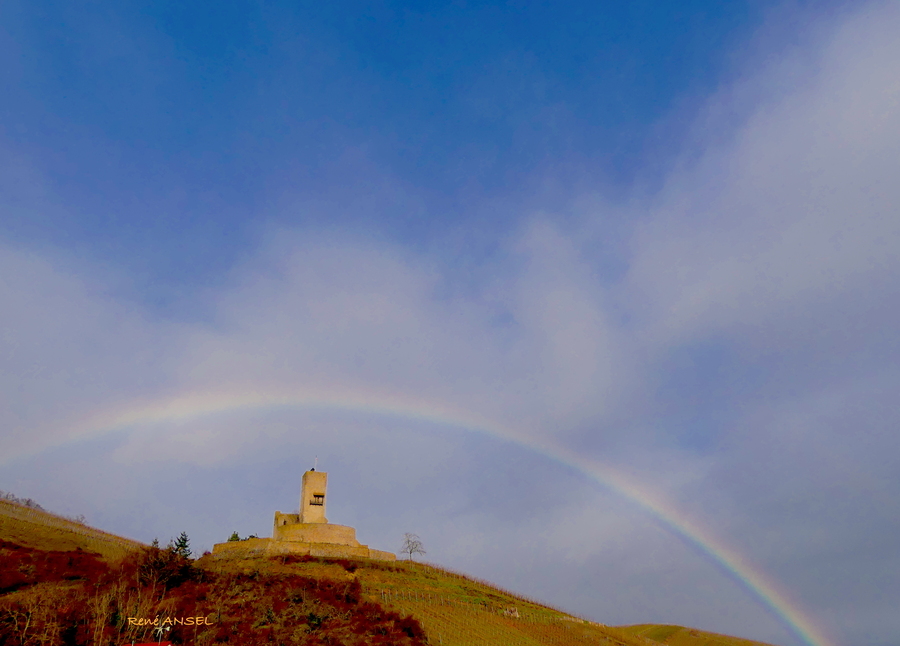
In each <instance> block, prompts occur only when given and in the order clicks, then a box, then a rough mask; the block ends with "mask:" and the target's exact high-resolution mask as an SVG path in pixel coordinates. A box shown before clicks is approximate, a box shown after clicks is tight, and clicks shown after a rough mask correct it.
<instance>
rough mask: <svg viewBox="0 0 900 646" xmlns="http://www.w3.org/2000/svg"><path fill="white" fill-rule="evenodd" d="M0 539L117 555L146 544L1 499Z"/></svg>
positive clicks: (38, 545) (44, 548)
mask: <svg viewBox="0 0 900 646" xmlns="http://www.w3.org/2000/svg"><path fill="white" fill-rule="evenodd" d="M0 539H3V540H5V541H9V542H11V543H15V544H17V545H21V546H23V547H30V548H34V549H38V550H55V551H60V552H68V551H71V550H75V549H78V548H81V549H82V550H85V551H87V552H94V553H96V554H100V555H101V556H102V557H103V558H104V559H108V560H109V559H112V560H114V559H118V558H122V557H123V556H125V555H127V554H129V553H131V552H133V551H135V550H140V549H141V548H143V547H146V545H144V544H143V543H139V542H138V541H133V540H131V539H128V538H123V537H121V536H116V535H115V534H110V533H109V532H104V531H102V530H99V529H96V528H94V527H90V526H88V525H85V524H83V523H79V522H76V521H74V520H70V519H68V518H64V517H62V516H58V515H56V514H51V513H50V512H48V511H44V510H42V509H34V508H32V507H26V506H24V505H20V504H17V503H14V502H11V501H9V500H3V499H0Z"/></svg>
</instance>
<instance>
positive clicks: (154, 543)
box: [150, 538, 159, 549]
mask: <svg viewBox="0 0 900 646" xmlns="http://www.w3.org/2000/svg"><path fill="white" fill-rule="evenodd" d="M150 547H155V548H156V549H159V539H158V538H154V539H153V542H152V543H150Z"/></svg>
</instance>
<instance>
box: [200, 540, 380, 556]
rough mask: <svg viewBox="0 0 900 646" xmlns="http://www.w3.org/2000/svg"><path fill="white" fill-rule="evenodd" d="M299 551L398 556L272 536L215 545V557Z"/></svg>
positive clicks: (363, 546)
mask: <svg viewBox="0 0 900 646" xmlns="http://www.w3.org/2000/svg"><path fill="white" fill-rule="evenodd" d="M280 554H297V555H301V556H315V557H320V558H350V559H374V560H378V561H395V560H397V557H396V555H394V554H392V553H390V552H382V551H380V550H370V549H369V548H368V547H367V546H365V545H359V544H358V543H357V544H356V545H355V546H354V545H336V544H333V543H299V542H289V541H276V540H273V539H271V538H248V539H246V540H243V541H229V542H227V543H216V544H215V545H213V556H214V557H215V558H229V557H233V558H242V557H247V556H277V555H280Z"/></svg>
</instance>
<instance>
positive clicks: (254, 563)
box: [201, 558, 760, 646]
mask: <svg viewBox="0 0 900 646" xmlns="http://www.w3.org/2000/svg"><path fill="white" fill-rule="evenodd" d="M201 564H202V566H203V567H208V568H210V569H214V570H220V571H243V572H252V571H254V570H260V571H267V572H279V571H284V572H296V573H300V574H303V575H305V576H313V577H316V578H326V579H333V580H339V581H347V580H352V579H357V580H358V581H359V582H360V584H361V585H362V589H363V594H364V596H365V597H366V598H368V599H369V600H371V601H375V602H377V603H380V604H383V605H384V606H386V607H388V608H392V609H394V610H397V611H399V612H401V613H403V614H407V613H408V614H411V615H412V616H413V617H415V618H416V619H418V620H419V621H420V622H421V623H422V625H423V627H424V628H425V630H426V632H427V634H428V636H429V639H430V642H431V643H432V644H440V645H442V646H474V645H475V644H479V645H482V644H488V645H491V646H506V645H510V646H511V645H516V646H538V645H550V644H556V645H563V644H566V645H571V646H581V645H584V646H587V645H588V644H591V645H607V644H612V645H615V646H659V644H660V643H664V644H669V645H671V646H760V645H759V643H758V642H752V641H748V640H743V639H738V638H734V637H727V636H724V635H717V634H714V633H707V632H702V631H697V630H691V629H688V628H682V627H680V626H652V625H641V626H629V627H613V626H605V625H603V624H598V623H594V622H588V621H585V620H582V619H579V618H576V617H573V616H571V615H568V614H566V613H564V612H562V611H560V610H557V609H554V608H551V607H548V606H546V605H543V604H541V603H539V602H536V601H533V600H529V599H526V598H523V597H521V596H519V595H516V594H514V593H512V592H508V591H505V590H502V589H499V588H497V587H495V586H492V585H490V584H488V583H486V582H481V581H478V580H475V579H472V578H469V577H466V576H462V575H459V574H456V573H453V572H449V571H447V570H444V569H441V568H437V567H434V566H430V565H423V564H419V563H412V564H410V563H408V562H399V563H378V562H372V561H369V562H365V561H352V562H347V561H345V562H344V563H343V565H342V564H341V563H337V562H327V561H320V560H313V561H309V562H299V563H295V562H290V560H288V561H287V562H283V561H280V560H278V559H264V558H247V559H234V560H230V559H210V558H206V559H201ZM511 608H515V612H516V613H517V614H518V617H511V616H508V614H505V611H508V609H511Z"/></svg>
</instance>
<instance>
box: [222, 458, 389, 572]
mask: <svg viewBox="0 0 900 646" xmlns="http://www.w3.org/2000/svg"><path fill="white" fill-rule="evenodd" d="M327 489H328V474H327V473H325V472H324V471H316V470H315V469H311V470H309V471H307V472H306V473H304V474H303V481H302V485H301V487H300V507H299V509H298V513H296V514H283V513H281V512H280V511H276V512H275V523H274V527H273V529H272V538H248V539H245V540H241V541H229V542H227V543H216V544H215V545H214V546H213V555H215V556H238V555H240V556H244V555H248V554H259V555H276V554H300V555H308V556H319V557H325V558H364V559H376V560H380V561H394V560H396V559H397V557H396V556H395V555H394V554H392V553H390V552H382V551H379V550H373V549H369V547H368V545H363V544H361V543H360V542H359V541H358V540H356V530H355V529H354V528H352V527H347V526H346V525H334V524H332V523H329V522H328V519H327V518H326V517H325V498H326V494H327Z"/></svg>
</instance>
